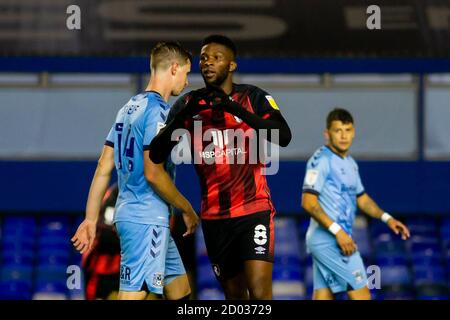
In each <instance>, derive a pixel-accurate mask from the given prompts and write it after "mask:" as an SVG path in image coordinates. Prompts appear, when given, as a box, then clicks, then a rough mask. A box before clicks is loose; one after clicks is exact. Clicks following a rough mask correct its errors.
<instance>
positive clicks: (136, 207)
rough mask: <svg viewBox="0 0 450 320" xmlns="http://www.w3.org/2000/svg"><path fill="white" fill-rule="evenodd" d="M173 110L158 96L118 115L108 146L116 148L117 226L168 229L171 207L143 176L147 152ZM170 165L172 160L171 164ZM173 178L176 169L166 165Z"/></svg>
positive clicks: (134, 101)
mask: <svg viewBox="0 0 450 320" xmlns="http://www.w3.org/2000/svg"><path fill="white" fill-rule="evenodd" d="M169 110H170V106H169V104H168V103H167V102H165V101H164V99H163V98H162V97H161V95H160V94H159V93H157V92H146V93H142V94H138V95H136V96H134V97H132V98H131V99H130V101H128V103H127V104H126V105H125V106H123V107H122V108H121V109H120V110H119V112H118V113H117V116H116V120H115V123H114V124H113V126H112V128H111V130H110V132H109V134H108V137H107V138H106V142H105V144H106V145H108V146H111V147H113V148H114V162H115V165H116V169H117V176H118V186H119V195H118V198H117V203H116V209H115V214H114V223H116V222H119V221H121V222H133V223H140V224H152V225H159V226H168V225H169V211H170V209H169V206H168V204H167V203H166V202H165V201H163V200H162V199H161V198H160V197H159V195H158V194H157V193H156V192H155V191H154V190H153V189H152V188H151V186H150V185H149V183H148V182H147V180H146V178H145V176H144V150H148V146H149V144H150V142H151V141H152V139H153V138H154V137H155V135H156V134H157V133H158V131H159V129H161V128H162V127H163V126H164V123H165V121H166V119H167V115H168V113H169ZM168 161H170V159H169V160H168ZM166 168H170V169H169V174H170V175H171V176H172V178H174V166H173V164H172V163H168V164H166Z"/></svg>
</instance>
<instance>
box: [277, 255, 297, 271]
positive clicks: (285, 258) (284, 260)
mask: <svg viewBox="0 0 450 320" xmlns="http://www.w3.org/2000/svg"><path fill="white" fill-rule="evenodd" d="M274 266H275V267H277V266H279V267H285V266H287V267H289V266H295V267H297V268H300V266H301V259H300V255H297V256H295V255H281V254H278V253H277V252H276V251H275V257H274Z"/></svg>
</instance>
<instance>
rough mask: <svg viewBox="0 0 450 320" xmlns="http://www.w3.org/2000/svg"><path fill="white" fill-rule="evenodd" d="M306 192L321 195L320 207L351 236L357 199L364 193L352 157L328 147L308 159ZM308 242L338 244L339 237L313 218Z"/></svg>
mask: <svg viewBox="0 0 450 320" xmlns="http://www.w3.org/2000/svg"><path fill="white" fill-rule="evenodd" d="M303 192H310V193H314V194H316V195H318V199H319V203H320V206H321V207H322V208H323V210H324V211H325V213H326V214H327V215H328V216H329V217H330V218H331V219H332V220H333V221H335V222H337V223H338V224H339V225H340V226H341V227H342V228H343V229H344V230H345V232H347V233H348V234H349V235H351V234H352V225H353V221H354V219H355V213H356V208H357V205H356V198H357V196H359V195H362V194H364V187H363V185H362V183H361V178H360V176H359V171H358V165H357V164H356V162H355V160H353V158H352V157H351V156H347V157H345V158H342V157H341V156H340V155H338V154H336V153H334V152H333V151H332V150H331V149H330V148H329V147H328V146H323V147H321V148H320V149H318V150H317V151H316V152H315V153H314V154H313V156H312V157H311V158H310V159H309V160H308V163H307V165H306V175H305V179H304V182H303ZM306 240H307V242H308V243H309V244H310V245H321V244H325V243H330V242H332V243H336V239H335V237H334V236H333V235H332V234H330V232H329V231H328V230H326V229H325V228H323V227H322V226H321V225H319V224H318V223H317V221H315V220H314V219H311V222H310V225H309V228H308V232H307V235H306Z"/></svg>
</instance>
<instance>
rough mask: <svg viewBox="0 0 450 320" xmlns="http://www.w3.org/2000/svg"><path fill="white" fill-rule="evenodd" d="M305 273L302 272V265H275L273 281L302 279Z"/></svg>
mask: <svg viewBox="0 0 450 320" xmlns="http://www.w3.org/2000/svg"><path fill="white" fill-rule="evenodd" d="M303 277H304V275H303V272H301V269H300V266H297V265H294V266H277V265H275V266H274V269H273V281H278V280H280V281H289V280H292V281H294V280H297V281H301V280H302V279H303Z"/></svg>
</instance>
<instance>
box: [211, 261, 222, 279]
mask: <svg viewBox="0 0 450 320" xmlns="http://www.w3.org/2000/svg"><path fill="white" fill-rule="evenodd" d="M212 267H213V271H214V274H215V275H216V276H217V277H219V276H220V268H219V265H217V264H213V265H212Z"/></svg>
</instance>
